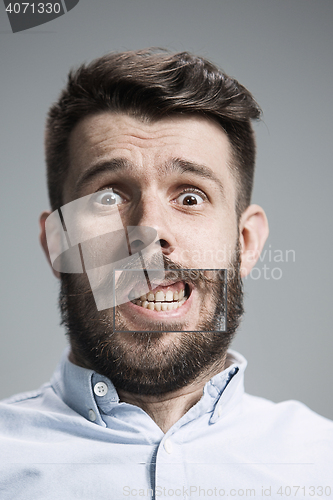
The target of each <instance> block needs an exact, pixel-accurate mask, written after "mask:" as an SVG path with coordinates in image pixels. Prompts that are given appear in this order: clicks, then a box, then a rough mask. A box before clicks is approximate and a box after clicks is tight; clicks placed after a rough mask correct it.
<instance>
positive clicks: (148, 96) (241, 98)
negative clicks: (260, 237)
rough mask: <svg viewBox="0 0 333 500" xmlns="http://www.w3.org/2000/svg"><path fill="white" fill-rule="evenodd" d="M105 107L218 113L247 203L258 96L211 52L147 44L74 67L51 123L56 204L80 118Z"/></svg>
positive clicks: (148, 115)
mask: <svg viewBox="0 0 333 500" xmlns="http://www.w3.org/2000/svg"><path fill="white" fill-rule="evenodd" d="M103 110H104V111H107V110H110V111H114V112H124V113H128V114H131V115H134V116H137V117H140V118H142V119H144V120H158V119H161V118H163V117H166V116H170V115H174V114H178V113H179V114H190V113H196V114H198V113H199V114H201V115H204V116H207V117H210V118H213V119H215V120H217V121H218V122H219V123H220V125H221V126H222V128H223V129H224V131H225V132H226V134H227V136H228V138H229V141H230V144H231V149H232V172H233V174H234V177H235V179H236V181H237V183H238V199H237V206H236V210H237V214H238V216H239V215H240V214H241V213H242V212H243V211H244V210H245V208H246V207H247V206H248V205H249V203H250V200H251V192H252V185H253V175H254V164H255V140H254V133H253V129H252V126H251V120H252V119H259V118H260V114H261V110H260V108H259V106H258V104H257V103H256V101H255V100H254V98H253V97H252V95H251V94H250V92H249V91H248V90H247V89H246V88H245V87H243V86H242V85H240V84H239V83H238V82H237V80H235V79H233V78H230V77H229V76H227V75H226V74H224V73H223V72H222V71H220V70H219V69H218V68H217V67H216V66H214V65H213V64H212V63H210V62H209V61H207V60H206V59H203V58H202V57H197V56H194V55H192V54H189V53H188V52H181V53H177V54H170V53H168V52H166V51H161V50H158V51H157V50H154V49H148V50H140V51H128V52H122V53H111V54H108V55H105V56H103V57H100V58H98V59H96V60H94V61H92V62H91V63H90V64H88V65H82V66H80V67H79V68H78V69H77V70H75V71H74V70H73V71H71V72H70V73H69V76H68V82H67V86H66V87H65V89H64V90H63V91H62V93H61V95H60V97H59V99H58V101H57V102H56V103H55V104H53V106H52V107H51V108H50V111H49V114H48V119H47V124H46V136H45V151H46V163H47V181H48V190H49V197H50V202H51V206H52V209H53V210H55V209H57V208H59V207H60V206H61V205H62V190H63V185H64V181H65V179H66V176H67V172H68V169H69V159H68V158H69V155H68V140H69V136H70V133H71V131H72V130H73V128H74V127H75V125H76V124H77V123H78V122H79V121H80V120H82V118H84V117H85V116H87V115H90V114H94V113H96V112H99V111H103Z"/></svg>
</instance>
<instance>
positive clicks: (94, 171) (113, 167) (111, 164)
mask: <svg viewBox="0 0 333 500" xmlns="http://www.w3.org/2000/svg"><path fill="white" fill-rule="evenodd" d="M132 166H133V165H132V164H131V163H130V162H129V161H128V160H125V158H113V159H112V160H107V161H102V162H98V163H95V164H94V165H92V166H91V167H89V168H88V169H87V170H85V171H84V172H83V174H82V175H81V177H79V179H78V181H77V182H76V184H75V190H76V191H77V192H79V191H80V190H81V189H82V188H83V187H84V186H86V185H87V184H89V182H91V181H92V179H93V178H94V177H97V176H98V175H100V174H103V173H105V172H112V173H114V172H118V171H119V170H128V169H130V168H131V167H132Z"/></svg>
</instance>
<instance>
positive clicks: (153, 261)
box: [60, 252, 229, 297]
mask: <svg viewBox="0 0 333 500" xmlns="http://www.w3.org/2000/svg"><path fill="white" fill-rule="evenodd" d="M224 271H225V269H215V270H205V269H194V268H189V267H186V266H184V265H183V264H180V263H179V262H176V261H174V260H172V259H170V258H169V257H168V256H166V255H163V254H160V253H155V254H153V255H151V256H150V257H149V258H148V257H147V256H145V257H144V258H143V256H142V254H141V252H139V253H136V254H135V255H133V256H132V258H131V259H130V260H129V261H128V262H127V263H126V264H125V265H124V266H123V268H122V269H119V270H116V271H115V272H116V273H119V274H118V279H117V283H116V285H115V293H116V294H118V293H119V292H121V291H124V290H130V289H131V288H133V286H135V285H136V286H137V285H139V284H140V283H141V284H142V285H143V286H144V285H145V286H146V287H147V281H148V282H149V285H150V288H151V289H154V288H156V286H158V285H159V284H163V285H164V286H166V285H168V284H171V283H175V282H178V281H184V282H185V283H186V284H189V285H192V287H197V288H202V289H208V288H210V287H216V286H218V285H219V284H220V282H221V280H224V281H229V274H228V277H226V274H225V273H224ZM142 273H144V276H145V278H144V279H143V274H142ZM60 274H61V282H62V286H63V288H64V291H65V293H66V294H67V295H68V296H72V297H73V296H80V295H81V296H82V295H85V296H87V295H88V296H89V295H93V292H92V289H91V286H90V284H89V282H87V280H86V279H84V277H83V275H79V276H82V278H81V279H76V276H78V275H76V274H71V273H60ZM113 274H114V273H113V271H112V272H111V273H107V275H106V276H105V277H104V279H103V281H102V282H101V283H100V286H99V287H98V288H100V289H105V290H107V289H110V286H112V282H113ZM85 276H86V275H85ZM73 285H75V289H76V290H75V292H74V289H73ZM69 286H70V288H71V290H70V291H69V289H68V287H69Z"/></svg>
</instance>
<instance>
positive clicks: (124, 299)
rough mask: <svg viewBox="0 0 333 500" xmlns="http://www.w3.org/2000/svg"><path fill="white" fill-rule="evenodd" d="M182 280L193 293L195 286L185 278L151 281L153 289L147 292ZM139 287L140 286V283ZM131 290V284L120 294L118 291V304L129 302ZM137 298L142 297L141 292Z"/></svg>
mask: <svg viewBox="0 0 333 500" xmlns="http://www.w3.org/2000/svg"><path fill="white" fill-rule="evenodd" d="M181 282H183V283H184V284H185V286H186V285H188V287H189V289H190V295H191V293H192V291H193V286H192V285H191V283H187V282H186V281H184V280H164V281H163V282H161V283H153V282H152V283H151V290H147V291H146V292H145V293H149V292H150V291H152V292H154V293H156V292H157V291H159V290H160V289H162V288H167V287H169V286H172V285H174V284H175V283H181ZM146 286H147V283H146V282H145V283H144V284H142V286H141V289H144V288H145V287H146ZM138 288H140V285H139V287H138ZM131 290H133V285H130V286H127V287H126V288H124V289H121V291H120V294H119V290H118V291H117V292H116V293H117V294H119V295H117V302H118V304H127V303H128V302H129V293H130V292H131ZM163 291H164V290H163ZM165 291H167V290H165ZM137 298H140V294H139V293H138V294H137ZM186 302H187V301H186ZM134 305H135V304H134ZM137 307H140V306H137ZM143 309H144V308H143ZM176 310H177V309H176ZM176 310H175V311H176ZM156 312H157V311H156Z"/></svg>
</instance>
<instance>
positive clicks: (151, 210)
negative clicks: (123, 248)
mask: <svg viewBox="0 0 333 500" xmlns="http://www.w3.org/2000/svg"><path fill="white" fill-rule="evenodd" d="M166 203H167V202H166ZM131 222H132V226H130V227H129V228H128V236H129V243H130V247H131V250H132V252H133V253H134V252H139V251H141V250H143V249H144V248H146V247H147V246H148V245H151V244H152V243H153V244H154V245H155V246H156V249H157V248H159V249H161V250H162V253H163V254H164V255H170V254H171V253H172V252H173V251H174V250H175V248H176V239H175V234H174V231H173V230H172V224H171V220H170V213H168V211H167V209H166V207H165V206H163V202H162V201H161V200H160V199H159V197H158V196H157V195H155V196H153V195H147V196H146V197H143V196H142V198H141V200H140V203H139V205H137V206H136V208H135V216H134V217H133V218H132V221H131ZM133 222H135V225H134V224H133Z"/></svg>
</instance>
